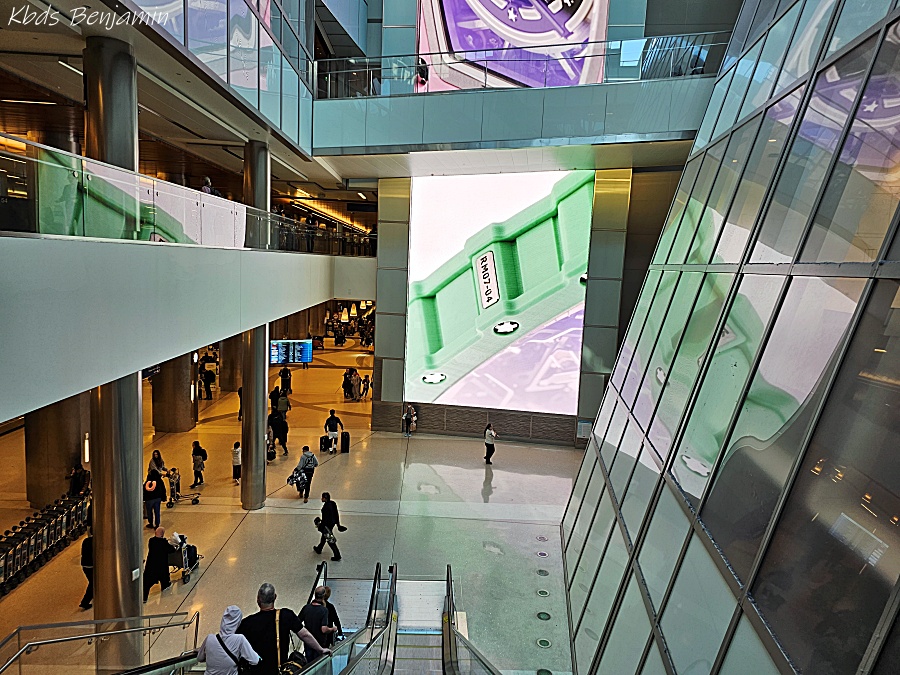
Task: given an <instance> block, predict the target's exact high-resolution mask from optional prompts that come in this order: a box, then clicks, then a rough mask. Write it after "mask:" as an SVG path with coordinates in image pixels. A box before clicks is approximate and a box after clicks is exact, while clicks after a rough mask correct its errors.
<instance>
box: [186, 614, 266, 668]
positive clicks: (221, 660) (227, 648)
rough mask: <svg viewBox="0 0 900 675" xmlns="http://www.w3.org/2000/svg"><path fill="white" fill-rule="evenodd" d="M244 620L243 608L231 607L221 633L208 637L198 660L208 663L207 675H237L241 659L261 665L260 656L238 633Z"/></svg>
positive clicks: (198, 655)
mask: <svg viewBox="0 0 900 675" xmlns="http://www.w3.org/2000/svg"><path fill="white" fill-rule="evenodd" d="M242 618H243V615H242V614H241V608H240V607H238V606H237V605H230V606H229V607H228V608H226V609H225V613H224V614H223V615H222V624H221V626H220V628H219V632H218V633H213V634H210V635H207V636H206V639H205V640H203V644H202V645H200V651H198V652H197V660H198V661H200V662H204V661H205V662H206V673H207V675H237V672H238V661H239V660H240V659H246V660H247V661H248V662H249V663H250V664H251V665H254V666H255V665H256V664H257V663H259V654H257V653H256V652H255V651H253V647H251V646H250V643H249V642H248V641H247V638H245V637H244V636H243V635H238V634H237V632H236V631H237V628H238V626H239V625H240V624H241V619H242ZM229 652H230V654H229Z"/></svg>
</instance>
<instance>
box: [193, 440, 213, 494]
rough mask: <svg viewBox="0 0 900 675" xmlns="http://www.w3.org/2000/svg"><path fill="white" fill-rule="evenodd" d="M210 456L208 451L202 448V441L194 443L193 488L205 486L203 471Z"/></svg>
mask: <svg viewBox="0 0 900 675" xmlns="http://www.w3.org/2000/svg"><path fill="white" fill-rule="evenodd" d="M207 459H209V455H208V454H207V452H206V450H204V449H203V448H202V447H200V441H194V442H193V444H192V445H191V461H193V463H194V482H193V483H192V484H191V487H192V488H195V487H197V486H198V485H203V470H204V469H205V468H206V460H207Z"/></svg>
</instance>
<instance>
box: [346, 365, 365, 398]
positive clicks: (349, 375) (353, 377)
mask: <svg viewBox="0 0 900 675" xmlns="http://www.w3.org/2000/svg"><path fill="white" fill-rule="evenodd" d="M371 384H372V381H371V380H370V379H369V376H368V375H366V376H365V377H360V376H359V371H357V370H356V368H347V370H345V371H344V380H343V382H342V383H341V389H343V390H344V398H345V399H350V400H352V401H357V402H358V401H362V400H364V399H365V398H366V397H368V395H369V387H370V386H371Z"/></svg>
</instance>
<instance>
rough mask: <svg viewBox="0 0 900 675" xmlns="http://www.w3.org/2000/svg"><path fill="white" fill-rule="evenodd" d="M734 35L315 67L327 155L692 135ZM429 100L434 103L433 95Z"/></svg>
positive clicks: (320, 148)
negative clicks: (729, 40)
mask: <svg viewBox="0 0 900 675" xmlns="http://www.w3.org/2000/svg"><path fill="white" fill-rule="evenodd" d="M727 40H728V34H727V33H701V34H690V35H677V36H667V37H656V38H642V39H639V40H624V41H621V40H620V41H604V42H588V43H584V44H583V45H579V46H578V48H577V49H573V48H572V46H571V45H559V48H553V47H547V48H546V49H543V48H542V49H543V53H540V54H539V53H536V52H535V51H531V50H524V49H521V48H499V49H481V50H477V51H443V52H434V53H425V54H411V55H405V56H389V57H381V58H345V59H330V60H321V61H317V62H316V69H315V72H316V81H317V98H316V101H315V102H314V105H313V152H314V154H315V155H318V156H328V155H332V156H334V155H354V154H392V153H404V152H417V151H429V150H468V149H489V148H521V147H536V146H554V145H557V146H558V145H599V144H613V143H625V142H639V141H661V140H685V139H690V138H693V136H694V134H695V132H696V130H697V128H698V127H699V124H700V121H701V118H702V115H703V112H704V110H705V108H706V104H707V102H708V100H709V96H710V94H711V92H712V85H713V79H714V76H715V74H716V73H717V72H718V69H719V66H720V65H721V62H722V58H723V56H724V51H725V47H726V44H727ZM423 94H428V95H423Z"/></svg>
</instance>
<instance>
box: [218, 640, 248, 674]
mask: <svg viewBox="0 0 900 675" xmlns="http://www.w3.org/2000/svg"><path fill="white" fill-rule="evenodd" d="M216 640H218V641H219V644H220V645H222V649H224V650H225V653H226V654H228V658H229V659H231V660H232V661H234V663H235V665H236V666H237V669H238V670H237V671H238V675H250V662H249V661H248V660H247V659H245V658H243V657H241V658H238V657H236V656H235V655H234V654H232V653H231V650H230V649H228V647H226V646H225V640H223V639H222V636H221V635H219V634H218V633H216Z"/></svg>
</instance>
